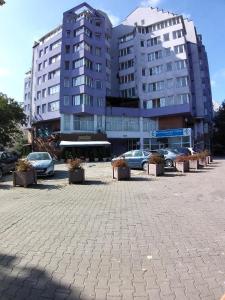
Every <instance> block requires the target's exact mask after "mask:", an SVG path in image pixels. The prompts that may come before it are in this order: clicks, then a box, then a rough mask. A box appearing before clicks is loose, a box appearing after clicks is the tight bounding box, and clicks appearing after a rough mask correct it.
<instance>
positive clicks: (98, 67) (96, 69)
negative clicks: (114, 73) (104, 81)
mask: <svg viewBox="0 0 225 300" xmlns="http://www.w3.org/2000/svg"><path fill="white" fill-rule="evenodd" d="M95 71H96V72H102V64H100V63H96V64H95Z"/></svg>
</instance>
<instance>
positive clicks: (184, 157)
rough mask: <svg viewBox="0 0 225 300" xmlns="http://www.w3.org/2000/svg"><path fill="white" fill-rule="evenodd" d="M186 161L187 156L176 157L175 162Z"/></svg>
mask: <svg viewBox="0 0 225 300" xmlns="http://www.w3.org/2000/svg"><path fill="white" fill-rule="evenodd" d="M187 160H188V156H186V155H180V156H177V157H176V162H185V161H187Z"/></svg>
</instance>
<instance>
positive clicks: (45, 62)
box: [43, 59, 48, 68]
mask: <svg viewBox="0 0 225 300" xmlns="http://www.w3.org/2000/svg"><path fill="white" fill-rule="evenodd" d="M47 63H48V62H47V59H46V60H44V61H43V68H46V67H47Z"/></svg>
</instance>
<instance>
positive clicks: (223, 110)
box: [213, 100, 225, 154]
mask: <svg viewBox="0 0 225 300" xmlns="http://www.w3.org/2000/svg"><path fill="white" fill-rule="evenodd" d="M213 144H214V148H215V151H216V152H218V154H223V153H224V152H225V100H224V101H223V102H222V104H221V106H220V108H219V111H218V112H217V114H216V116H215V118H214V132H213Z"/></svg>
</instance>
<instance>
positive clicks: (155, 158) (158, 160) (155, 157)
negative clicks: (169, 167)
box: [149, 154, 164, 165]
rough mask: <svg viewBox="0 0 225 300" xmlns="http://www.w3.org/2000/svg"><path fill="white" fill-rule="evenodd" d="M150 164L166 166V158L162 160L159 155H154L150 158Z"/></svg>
mask: <svg viewBox="0 0 225 300" xmlns="http://www.w3.org/2000/svg"><path fill="white" fill-rule="evenodd" d="M149 163H150V164H154V165H160V164H164V158H162V157H161V156H160V155H158V154H153V155H151V156H150V158H149Z"/></svg>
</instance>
